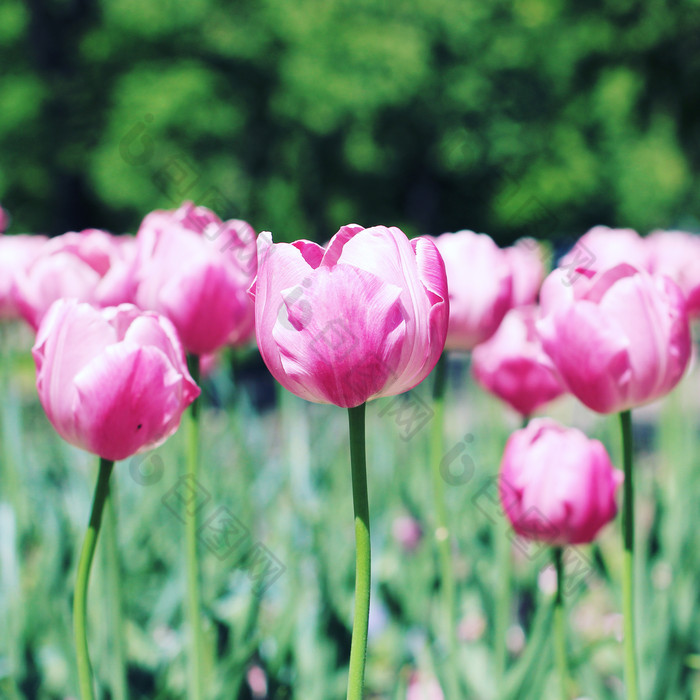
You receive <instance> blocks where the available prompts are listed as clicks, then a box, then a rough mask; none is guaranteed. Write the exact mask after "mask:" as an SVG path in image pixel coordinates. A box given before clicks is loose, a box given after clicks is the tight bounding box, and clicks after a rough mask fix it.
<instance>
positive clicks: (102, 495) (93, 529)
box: [73, 459, 114, 700]
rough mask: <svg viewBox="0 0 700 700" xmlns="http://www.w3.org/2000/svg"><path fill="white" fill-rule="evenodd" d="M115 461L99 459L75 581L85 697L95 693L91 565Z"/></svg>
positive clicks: (80, 672) (75, 613)
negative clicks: (90, 625) (89, 610)
mask: <svg viewBox="0 0 700 700" xmlns="http://www.w3.org/2000/svg"><path fill="white" fill-rule="evenodd" d="M113 466H114V462H111V461H110V460H107V459H100V471H99V475H98V477H97V485H96V486H95V494H94V496H93V499H92V511H91V513H90V522H89V524H88V529H87V532H86V533H85V539H84V540H83V546H82V549H81V550H80V559H79V560H78V573H77V577H76V580H75V595H74V597H73V630H74V634H75V653H76V660H77V665H78V684H79V686H80V697H81V698H82V700H94V698H95V694H94V689H93V683H92V671H91V669H90V655H89V653H88V644H87V624H86V622H87V621H86V617H87V594H88V582H89V580H90V568H91V566H92V559H93V556H94V554H95V546H96V545H97V538H98V536H99V534H100V525H101V523H102V512H103V510H104V505H105V500H106V499H107V495H108V494H109V477H110V474H111V473H112V467H113Z"/></svg>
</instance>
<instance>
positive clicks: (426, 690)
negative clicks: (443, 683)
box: [406, 673, 445, 700]
mask: <svg viewBox="0 0 700 700" xmlns="http://www.w3.org/2000/svg"><path fill="white" fill-rule="evenodd" d="M406 700H445V696H444V694H443V692H442V688H441V687H440V684H439V683H438V681H437V678H435V677H433V676H428V675H427V674H425V673H413V674H411V679H410V680H409V682H408V690H407V692H406Z"/></svg>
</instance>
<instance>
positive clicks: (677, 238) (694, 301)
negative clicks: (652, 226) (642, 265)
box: [645, 231, 700, 317]
mask: <svg viewBox="0 0 700 700" xmlns="http://www.w3.org/2000/svg"><path fill="white" fill-rule="evenodd" d="M645 241H646V244H647V247H648V248H649V258H650V261H651V262H650V265H651V271H652V272H654V273H656V274H659V275H666V276H668V277H670V278H671V279H672V280H673V281H674V282H675V283H676V284H677V285H678V286H679V287H680V288H681V290H682V292H683V294H684V295H685V301H686V305H687V307H688V313H689V314H690V315H691V316H693V317H697V316H700V236H698V235H695V234H692V233H686V232H685V231H654V232H653V233H651V234H650V235H649V236H648V237H647V238H646V239H645Z"/></svg>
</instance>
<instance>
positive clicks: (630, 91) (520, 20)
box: [0, 0, 700, 243]
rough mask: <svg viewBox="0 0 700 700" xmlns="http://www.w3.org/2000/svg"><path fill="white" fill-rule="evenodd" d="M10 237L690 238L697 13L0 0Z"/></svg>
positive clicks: (671, 8)
mask: <svg viewBox="0 0 700 700" xmlns="http://www.w3.org/2000/svg"><path fill="white" fill-rule="evenodd" d="M0 66H2V68H1V69H0V71H1V73H2V80H1V82H0V201H2V202H3V205H4V206H5V207H6V208H8V209H9V210H10V211H11V212H12V214H13V223H12V228H11V229H10V231H11V232H19V231H41V232H48V233H52V234H58V233H62V232H64V231H66V230H71V229H73V230H79V229H81V228H85V227H102V228H106V229H108V230H112V231H115V232H122V231H133V230H135V229H136V228H137V227H138V224H139V222H140V220H141V219H142V218H143V216H144V214H145V213H146V212H148V211H149V210H151V209H153V208H156V207H166V208H172V207H173V206H175V205H177V204H179V203H180V202H181V201H182V200H183V199H193V200H195V201H197V202H198V203H201V204H208V205H210V206H212V207H213V208H214V209H216V210H217V213H219V214H220V215H222V216H223V217H234V216H235V217H239V218H245V219H247V220H249V221H251V223H253V225H254V226H255V227H256V229H258V230H262V229H270V230H272V231H273V232H274V234H275V237H276V238H277V239H278V240H282V239H294V238H298V237H302V236H303V237H307V238H312V239H317V240H325V239H327V238H329V237H330V235H332V233H334V232H335V231H336V230H337V228H338V227H339V226H340V225H342V224H345V223H348V222H349V221H355V222H358V223H361V224H363V225H366V226H367V225H372V224H374V223H386V224H396V225H399V226H402V227H404V228H405V230H406V231H407V233H409V234H418V233H433V234H436V233H440V232H442V231H447V230H456V229H460V228H472V229H475V230H482V231H486V232H488V233H490V234H492V235H493V236H494V237H495V238H496V239H497V240H499V242H501V243H507V242H510V241H511V240H513V239H515V238H517V237H519V236H522V235H525V234H529V235H536V236H538V237H540V238H560V237H569V236H577V235H580V234H581V233H583V232H584V231H585V230H586V229H587V228H589V227H590V226H592V225H594V224H598V223H605V224H608V225H611V226H632V227H636V228H638V229H639V230H640V231H641V232H645V231H648V230H650V229H653V228H669V227H682V228H687V229H695V228H697V223H698V216H699V215H700V200H699V199H698V198H697V196H696V193H697V188H696V185H695V179H696V178H695V175H696V173H697V171H698V168H700V123H699V121H698V115H699V114H700V91H698V89H697V86H698V84H700V3H698V2H693V1H692V0H680V1H678V0H676V1H673V0H669V1H662V0H647V1H645V2H643V3H642V2H634V1H633V0H593V1H592V2H589V3H585V4H584V3H579V4H576V5H572V4H570V3H565V2H563V1H562V0H507V1H505V0H493V1H490V2H487V3H477V2H461V1H458V0H414V1H413V2H393V3H390V2H387V1H386V0H352V1H351V0H325V1H321V0H295V2H288V0H240V1H238V2H236V3H229V2H225V1H224V0H149V1H148V2H143V1H139V0H100V2H91V1H90V0H27V1H26V2H24V1H23V0H3V2H2V3H1V4H0Z"/></svg>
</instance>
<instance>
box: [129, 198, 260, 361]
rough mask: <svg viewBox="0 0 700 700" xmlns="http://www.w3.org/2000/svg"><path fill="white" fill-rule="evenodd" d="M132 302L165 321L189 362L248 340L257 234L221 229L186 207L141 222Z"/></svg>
mask: <svg viewBox="0 0 700 700" xmlns="http://www.w3.org/2000/svg"><path fill="white" fill-rule="evenodd" d="M137 240H138V253H137V258H136V277H137V284H138V290H137V293H136V303H137V304H138V305H139V306H140V307H141V308H144V309H151V310H153V311H157V312H159V313H161V314H163V315H164V316H167V317H168V318H169V319H170V320H171V321H172V322H173V324H174V326H175V328H176V329H177V331H178V333H179V334H180V338H181V340H182V343H183V345H184V346H185V350H186V351H187V352H188V353H190V354H193V355H203V354H206V353H211V352H214V351H216V350H218V349H220V348H221V347H223V346H224V345H227V344H230V345H242V344H244V343H247V342H248V340H249V339H250V338H251V337H252V334H253V326H254V306H253V302H252V301H251V300H250V298H249V297H248V295H247V293H246V292H247V290H248V287H249V286H250V284H251V282H252V281H253V278H254V277H255V271H256V247H255V232H254V231H253V229H252V227H251V226H250V225H249V224H247V223H246V222H245V221H239V220H231V221H226V222H222V221H221V219H219V217H218V216H216V214H214V213H213V212H212V211H210V210H209V209H207V208H205V207H195V206H194V205H193V204H192V203H191V202H185V204H183V205H182V206H181V207H179V208H178V209H176V210H174V211H154V212H151V213H150V214H148V216H146V218H145V219H144V220H143V222H142V223H141V226H140V228H139V231H138V234H137Z"/></svg>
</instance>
